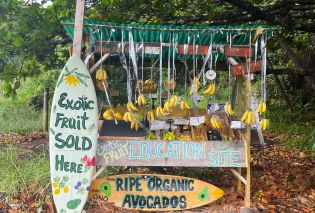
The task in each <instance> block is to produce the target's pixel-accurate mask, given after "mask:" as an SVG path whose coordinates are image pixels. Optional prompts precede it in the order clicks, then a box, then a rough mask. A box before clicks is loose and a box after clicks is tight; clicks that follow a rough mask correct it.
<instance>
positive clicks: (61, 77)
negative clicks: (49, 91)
mask: <svg viewBox="0 0 315 213" xmlns="http://www.w3.org/2000/svg"><path fill="white" fill-rule="evenodd" d="M64 77H65V75H64V74H63V75H60V78H59V79H58V82H57V87H59V86H60V84H61V83H62V82H63V78H64Z"/></svg>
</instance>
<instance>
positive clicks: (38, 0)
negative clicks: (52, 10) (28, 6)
mask: <svg viewBox="0 0 315 213" xmlns="http://www.w3.org/2000/svg"><path fill="white" fill-rule="evenodd" d="M24 1H25V2H29V3H32V2H34V3H35V2H37V3H40V4H41V3H42V0H24ZM49 5H52V1H47V2H46V3H45V4H43V7H48V6H49Z"/></svg>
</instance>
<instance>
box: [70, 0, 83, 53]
mask: <svg viewBox="0 0 315 213" xmlns="http://www.w3.org/2000/svg"><path fill="white" fill-rule="evenodd" d="M84 9H85V0H76V9H75V23H74V36H73V52H72V54H73V55H79V56H81V45H82V33H83V20H84Z"/></svg>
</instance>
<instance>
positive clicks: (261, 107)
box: [257, 101, 267, 115]
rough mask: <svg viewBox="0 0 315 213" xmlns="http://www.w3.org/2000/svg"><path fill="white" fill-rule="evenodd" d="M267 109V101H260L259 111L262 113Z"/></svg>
mask: <svg viewBox="0 0 315 213" xmlns="http://www.w3.org/2000/svg"><path fill="white" fill-rule="evenodd" d="M266 109H267V107H266V103H265V102H264V101H261V102H259V104H258V107H257V112H258V113H259V114H260V115H261V114H262V113H264V112H266Z"/></svg>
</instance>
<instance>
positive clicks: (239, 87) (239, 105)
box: [235, 75, 243, 192]
mask: <svg viewBox="0 0 315 213" xmlns="http://www.w3.org/2000/svg"><path fill="white" fill-rule="evenodd" d="M242 94H243V77H242V76H241V75H240V76H236V104H235V106H236V113H237V120H240V119H241V117H242V113H243V98H242ZM237 172H238V173H239V174H240V175H242V168H237ZM237 191H238V192H241V191H242V182H241V180H240V179H239V178H238V179H237Z"/></svg>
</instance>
